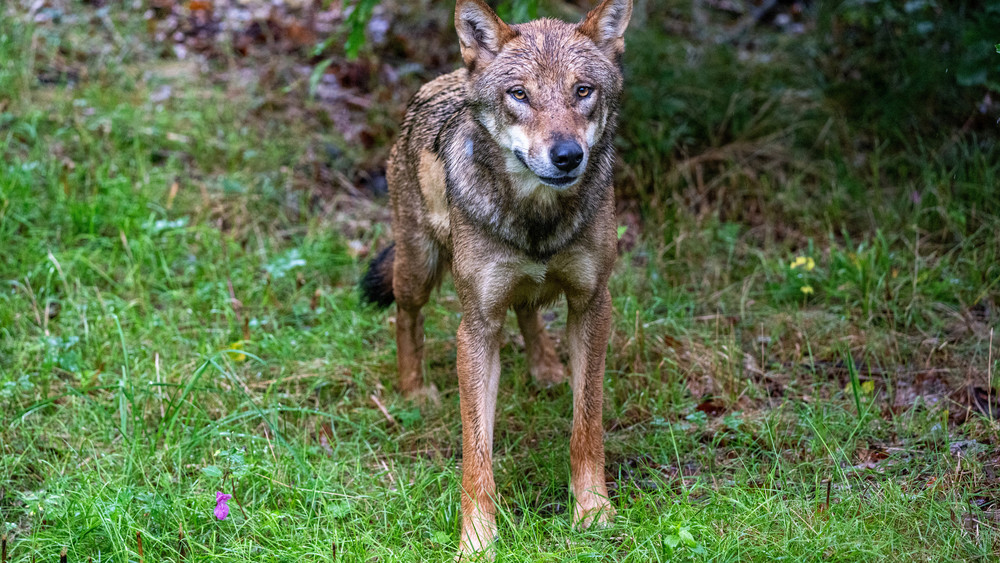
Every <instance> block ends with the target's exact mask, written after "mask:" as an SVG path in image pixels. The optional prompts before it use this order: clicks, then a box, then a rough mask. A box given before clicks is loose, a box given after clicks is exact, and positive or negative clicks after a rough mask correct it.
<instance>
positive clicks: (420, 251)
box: [392, 239, 442, 403]
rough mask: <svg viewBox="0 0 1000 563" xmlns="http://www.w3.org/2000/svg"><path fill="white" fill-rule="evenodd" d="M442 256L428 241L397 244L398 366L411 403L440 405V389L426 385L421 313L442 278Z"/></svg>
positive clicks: (403, 386)
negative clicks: (413, 401) (413, 400)
mask: <svg viewBox="0 0 1000 563" xmlns="http://www.w3.org/2000/svg"><path fill="white" fill-rule="evenodd" d="M438 258H439V252H438V250H437V247H436V246H434V243H433V242H431V241H428V240H426V239H418V240H410V241H396V257H395V262H394V264H393V278H392V285H393V294H394V296H395V298H396V362H397V365H398V368H399V390H400V391H401V392H402V393H403V395H404V396H405V397H407V398H409V399H415V400H418V401H424V400H429V401H431V402H433V403H437V402H438V393H437V388H435V387H434V385H433V384H429V385H424V376H423V357H424V316H423V314H422V313H421V312H420V310H421V309H422V308H423V307H424V305H426V304H427V301H428V300H429V299H430V294H431V290H433V288H434V286H435V285H437V283H438V281H439V280H440V277H441V271H442V267H441V265H440V264H439V263H438V261H439V260H438Z"/></svg>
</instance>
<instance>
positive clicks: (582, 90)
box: [576, 86, 594, 98]
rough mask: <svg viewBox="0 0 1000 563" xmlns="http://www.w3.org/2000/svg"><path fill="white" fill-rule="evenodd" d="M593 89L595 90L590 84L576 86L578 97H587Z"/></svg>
mask: <svg viewBox="0 0 1000 563" xmlns="http://www.w3.org/2000/svg"><path fill="white" fill-rule="evenodd" d="M593 91H594V89H593V88H591V87H590V86H577V87H576V96H577V97H578V98H586V97H587V96H589V95H590V93H591V92H593Z"/></svg>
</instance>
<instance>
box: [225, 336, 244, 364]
mask: <svg viewBox="0 0 1000 563" xmlns="http://www.w3.org/2000/svg"><path fill="white" fill-rule="evenodd" d="M244 344H245V342H243V341H242V340H237V341H236V342H233V343H232V344H230V345H229V349H228V350H227V351H229V352H230V354H229V357H230V358H232V359H233V361H234V362H244V361H246V359H247V355H246V354H244V353H243V352H241V351H240V350H243V345H244Z"/></svg>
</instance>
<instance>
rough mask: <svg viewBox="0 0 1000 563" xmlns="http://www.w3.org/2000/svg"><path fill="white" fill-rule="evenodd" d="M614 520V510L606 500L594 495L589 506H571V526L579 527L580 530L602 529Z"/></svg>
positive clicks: (579, 504) (581, 504)
mask: <svg viewBox="0 0 1000 563" xmlns="http://www.w3.org/2000/svg"><path fill="white" fill-rule="evenodd" d="M614 519H615V509H614V508H613V507H612V506H611V502H609V501H608V499H606V498H602V497H598V496H596V495H595V499H594V501H592V502H590V503H589V506H584V503H582V502H577V503H576V504H575V505H574V506H573V524H574V525H576V526H579V528H580V529H581V530H586V529H588V528H594V529H603V528H608V527H610V526H611V523H612V522H613V521H614Z"/></svg>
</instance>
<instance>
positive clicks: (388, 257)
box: [360, 243, 396, 309]
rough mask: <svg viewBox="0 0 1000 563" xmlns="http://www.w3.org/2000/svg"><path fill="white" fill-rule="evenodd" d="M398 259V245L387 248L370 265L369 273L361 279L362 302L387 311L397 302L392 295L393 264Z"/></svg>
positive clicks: (393, 244) (394, 244)
mask: <svg viewBox="0 0 1000 563" xmlns="http://www.w3.org/2000/svg"><path fill="white" fill-rule="evenodd" d="M395 258H396V243H392V244H390V245H389V246H387V247H386V248H385V250H383V251H382V252H379V253H378V256H376V257H375V259H374V260H372V262H371V264H369V265H368V272H366V273H365V277H363V278H361V284H360V289H361V300H362V301H364V302H366V303H371V304H372V305H375V306H377V307H379V308H381V309H385V308H386V307H388V306H389V305H392V302H393V301H395V299H396V298H395V296H394V295H393V294H392V263H393V261H394V260H395Z"/></svg>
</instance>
